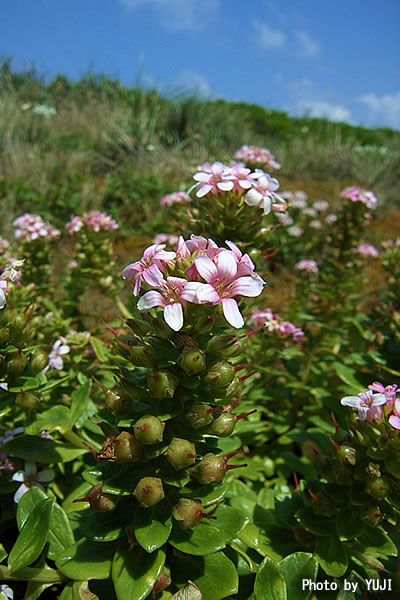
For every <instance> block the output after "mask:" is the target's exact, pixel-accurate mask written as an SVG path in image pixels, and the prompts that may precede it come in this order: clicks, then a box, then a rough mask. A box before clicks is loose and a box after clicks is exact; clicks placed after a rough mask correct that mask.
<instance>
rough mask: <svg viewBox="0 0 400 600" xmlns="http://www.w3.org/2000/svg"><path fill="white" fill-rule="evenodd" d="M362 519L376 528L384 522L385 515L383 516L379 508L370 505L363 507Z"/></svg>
mask: <svg viewBox="0 0 400 600" xmlns="http://www.w3.org/2000/svg"><path fill="white" fill-rule="evenodd" d="M360 517H361V519H363V521H366V522H367V523H368V525H371V527H375V526H376V525H378V523H380V522H381V521H382V519H383V517H384V515H382V514H381V512H380V509H379V506H376V505H375V506H373V505H370V506H363V507H362V508H361V509H360Z"/></svg>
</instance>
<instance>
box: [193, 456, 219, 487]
mask: <svg viewBox="0 0 400 600" xmlns="http://www.w3.org/2000/svg"><path fill="white" fill-rule="evenodd" d="M226 471H227V468H226V462H225V458H224V456H216V455H215V454H212V453H211V452H209V453H208V454H206V455H205V456H204V458H203V460H202V461H201V462H199V463H198V464H197V465H196V466H194V467H193V468H192V469H190V470H189V473H190V475H191V477H194V478H195V479H197V481H198V482H199V483H202V484H206V483H221V481H223V479H224V477H225V473H226Z"/></svg>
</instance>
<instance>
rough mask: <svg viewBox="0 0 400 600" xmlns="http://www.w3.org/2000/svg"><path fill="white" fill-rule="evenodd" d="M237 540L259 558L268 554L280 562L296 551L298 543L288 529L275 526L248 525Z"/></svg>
mask: <svg viewBox="0 0 400 600" xmlns="http://www.w3.org/2000/svg"><path fill="white" fill-rule="evenodd" d="M239 539H240V540H241V541H242V542H243V543H244V544H246V546H248V547H249V548H253V549H254V550H256V552H258V554H260V555H261V556H263V557H264V556H265V555H266V554H268V555H269V556H271V557H272V558H273V559H274V560H281V558H283V557H284V556H286V555H287V554H290V553H291V552H295V551H296V550H297V549H298V543H297V542H296V541H295V539H294V537H293V534H292V532H291V531H289V530H288V529H284V528H283V527H277V526H275V525H264V526H261V525H260V526H259V527H257V525H256V524H255V523H249V524H248V525H246V527H245V528H244V529H243V530H242V531H241V532H240V534H239Z"/></svg>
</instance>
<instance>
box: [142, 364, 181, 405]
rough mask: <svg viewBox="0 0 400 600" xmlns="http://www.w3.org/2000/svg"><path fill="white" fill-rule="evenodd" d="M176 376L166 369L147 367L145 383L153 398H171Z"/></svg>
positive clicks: (176, 381)
mask: <svg viewBox="0 0 400 600" xmlns="http://www.w3.org/2000/svg"><path fill="white" fill-rule="evenodd" d="M178 383H179V381H178V378H177V377H175V375H173V374H172V373H171V371H169V370H168V369H158V370H155V369H149V375H148V378H147V385H148V386H149V391H150V394H151V396H152V397H153V398H173V397H174V394H175V390H176V388H177V387H178Z"/></svg>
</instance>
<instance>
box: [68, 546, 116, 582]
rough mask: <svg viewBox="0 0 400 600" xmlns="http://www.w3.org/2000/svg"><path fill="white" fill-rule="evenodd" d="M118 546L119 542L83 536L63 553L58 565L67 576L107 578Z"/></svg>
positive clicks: (84, 578)
mask: <svg viewBox="0 0 400 600" xmlns="http://www.w3.org/2000/svg"><path fill="white" fill-rule="evenodd" d="M116 548H117V542H107V543H102V542H92V541H90V540H87V539H85V538H82V539H81V540H79V542H77V543H76V544H73V545H72V546H68V548H66V550H64V552H62V553H61V555H60V556H59V557H58V558H57V560H56V567H57V569H59V570H60V571H61V573H62V574H63V575H65V576H66V577H69V578H70V579H75V580H77V581H87V580H89V579H107V578H108V577H110V575H111V564H112V559H113V556H114V554H115V550H116Z"/></svg>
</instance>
